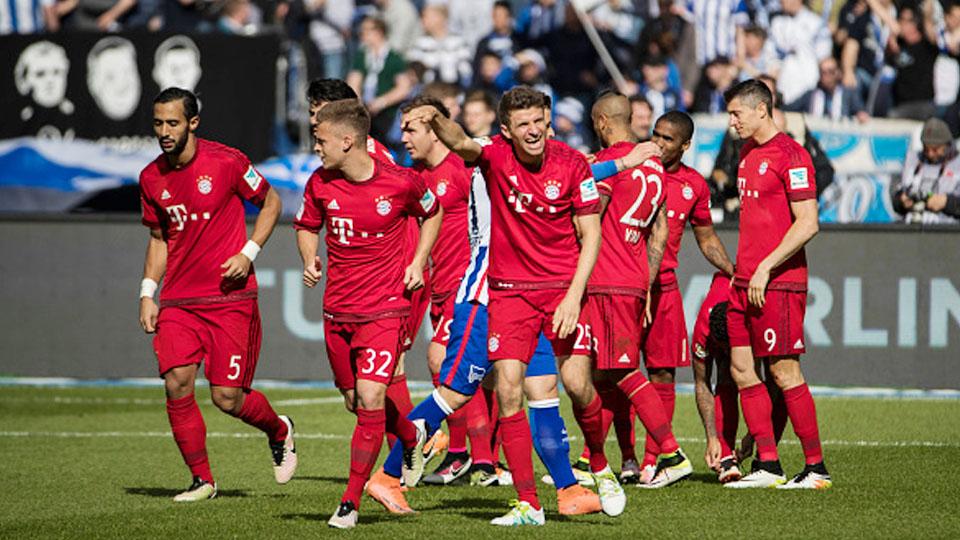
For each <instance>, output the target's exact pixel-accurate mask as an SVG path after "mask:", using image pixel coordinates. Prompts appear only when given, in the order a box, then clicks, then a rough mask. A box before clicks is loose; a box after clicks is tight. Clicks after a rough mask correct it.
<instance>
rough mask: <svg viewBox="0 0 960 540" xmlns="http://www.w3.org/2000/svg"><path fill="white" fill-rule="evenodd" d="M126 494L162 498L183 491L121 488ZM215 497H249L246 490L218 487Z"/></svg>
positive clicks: (155, 488) (170, 496) (154, 488)
mask: <svg viewBox="0 0 960 540" xmlns="http://www.w3.org/2000/svg"><path fill="white" fill-rule="evenodd" d="M123 490H124V491H126V492H127V495H144V496H147V497H162V498H164V499H169V498H173V497H174V496H175V495H178V494H180V493H182V492H183V490H182V489H169V488H159V487H126V488H123ZM217 497H249V495H248V494H247V492H246V491H243V490H242V489H219V490H217Z"/></svg>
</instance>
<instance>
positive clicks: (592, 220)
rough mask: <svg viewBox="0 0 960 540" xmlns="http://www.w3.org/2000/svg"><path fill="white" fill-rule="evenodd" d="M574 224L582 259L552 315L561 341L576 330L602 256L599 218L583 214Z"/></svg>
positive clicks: (579, 259)
mask: <svg viewBox="0 0 960 540" xmlns="http://www.w3.org/2000/svg"><path fill="white" fill-rule="evenodd" d="M573 222H574V225H575V226H576V230H577V231H578V233H579V235H580V256H579V257H578V258H577V269H576V271H575V272H574V274H573V279H572V280H571V281H570V287H568V288H567V294H566V295H565V296H564V297H563V300H562V301H561V302H560V304H559V305H558V306H557V309H556V311H555V312H554V314H553V331H554V332H555V333H556V334H557V335H558V336H559V337H560V338H561V339H563V338H565V337H567V336H568V335H570V333H571V332H573V331H574V330H575V329H576V328H577V320H578V319H579V317H580V302H581V300H582V299H583V292H584V291H585V290H586V288H587V281H588V280H589V279H590V273H591V272H593V267H594V265H595V264H597V255H599V254H600V214H580V215H577V216H574V218H573Z"/></svg>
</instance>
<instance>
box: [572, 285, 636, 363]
mask: <svg viewBox="0 0 960 540" xmlns="http://www.w3.org/2000/svg"><path fill="white" fill-rule="evenodd" d="M643 308H644V298H643V297H642V296H635V295H627V294H606V293H590V295H589V296H588V297H587V305H586V307H584V309H583V311H584V315H583V317H581V319H582V321H583V322H582V323H581V324H578V325H577V340H576V342H575V343H574V346H573V354H582V355H585V356H590V357H591V358H592V359H593V362H594V366H596V368H597V369H600V370H608V369H636V368H638V367H640V345H641V343H642V342H643Z"/></svg>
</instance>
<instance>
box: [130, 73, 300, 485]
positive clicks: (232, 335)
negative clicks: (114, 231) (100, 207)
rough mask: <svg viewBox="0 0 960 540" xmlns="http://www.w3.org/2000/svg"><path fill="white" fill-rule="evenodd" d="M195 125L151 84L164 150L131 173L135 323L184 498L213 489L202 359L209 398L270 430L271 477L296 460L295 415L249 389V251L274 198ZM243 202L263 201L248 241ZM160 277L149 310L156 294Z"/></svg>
mask: <svg viewBox="0 0 960 540" xmlns="http://www.w3.org/2000/svg"><path fill="white" fill-rule="evenodd" d="M199 123H200V116H199V108H198V104H197V98H196V96H194V95H193V93H191V92H189V91H188V90H183V89H180V88H167V89H166V90H164V91H162V92H160V94H159V95H158V96H157V97H156V99H155V100H154V105H153V130H154V134H155V135H156V137H157V140H158V141H159V142H160V148H161V150H162V151H163V153H162V154H161V155H160V156H159V157H158V158H157V159H156V160H154V161H153V162H152V163H150V165H148V166H147V167H146V168H145V169H144V170H143V172H141V173H140V202H141V207H142V211H143V224H144V225H146V226H147V227H149V228H150V240H149V243H148V244H147V254H146V262H145V263H144V269H143V282H142V283H141V289H140V326H141V327H142V328H143V330H144V331H145V332H147V333H154V332H155V333H156V337H154V340H153V348H154V352H155V353H156V355H157V361H158V363H159V372H160V376H161V377H162V378H163V380H164V386H165V388H166V394H167V415H168V417H169V420H170V427H171V430H172V431H173V438H174V440H175V441H176V442H177V446H178V447H179V448H180V452H181V454H182V455H183V460H184V461H185V462H186V464H187V466H188V467H189V468H190V471H191V473H192V474H193V484H192V485H191V486H190V487H189V488H188V489H187V490H186V491H184V492H183V493H180V494H179V495H177V496H176V497H174V500H175V501H185V502H186V501H199V500H204V499H210V498H213V497H215V496H216V494H217V485H216V483H215V482H214V479H213V474H212V473H211V471H210V462H209V460H208V458H207V449H206V426H205V424H204V422H203V416H202V415H201V414H200V409H199V407H197V402H196V400H195V399H194V384H195V381H196V376H197V371H198V367H199V364H200V363H201V362H203V363H204V375H205V377H206V379H207V380H208V381H209V382H210V394H211V397H212V399H213V403H214V404H215V405H216V406H217V407H218V408H219V409H220V410H222V411H223V412H225V413H227V414H229V415H231V416H234V417H236V418H239V419H240V420H243V421H244V422H246V423H247V424H250V425H252V426H254V427H256V428H257V429H260V430H261V431H263V432H264V433H266V434H267V437H268V439H269V444H270V449H271V451H272V454H273V462H274V476H275V478H276V481H277V482H278V483H280V484H285V483H287V482H288V481H289V480H290V478H291V477H292V476H293V473H294V471H295V470H296V467H297V454H296V449H295V447H294V441H293V422H291V421H290V419H289V418H287V417H286V416H277V414H276V413H275V412H274V411H273V408H271V406H270V403H269V402H268V401H267V398H266V397H264V395H263V394H261V393H260V392H257V391H256V390H254V389H252V388H251V383H252V382H253V374H254V371H255V370H256V367H257V359H258V356H259V353H260V338H261V329H260V313H259V311H258V310H257V279H256V276H255V275H254V274H255V272H254V270H253V260H254V259H255V258H256V257H257V254H258V253H259V252H260V249H261V247H262V246H263V244H264V243H266V241H267V239H268V238H269V237H270V234H271V233H272V232H273V228H274V226H276V224H277V219H278V218H279V217H280V207H281V204H280V197H279V196H278V195H277V193H276V191H274V190H273V188H271V187H270V184H269V183H267V181H266V180H265V179H264V178H263V177H262V176H261V175H260V173H259V172H257V170H256V169H254V168H253V165H251V164H250V160H249V159H247V157H246V156H245V155H243V153H242V152H240V151H238V150H235V149H233V148H230V147H228V146H224V145H222V144H218V143H215V142H213V141H208V140H203V139H199V138H197V137H196V135H195V134H194V132H195V131H196V129H197V127H198V126H199ZM244 201H249V202H250V203H252V204H254V205H256V206H258V207H259V208H260V214H259V215H258V216H257V221H256V224H255V225H254V230H253V235H252V236H251V237H250V239H249V240H248V239H247V228H246V221H245V220H244V206H243V202H244ZM161 279H163V289H162V290H161V291H160V306H159V308H158V306H157V304H156V302H155V301H154V300H153V296H154V293H155V292H156V290H157V287H158V283H159V282H160V280H161Z"/></svg>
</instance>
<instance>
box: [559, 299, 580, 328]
mask: <svg viewBox="0 0 960 540" xmlns="http://www.w3.org/2000/svg"><path fill="white" fill-rule="evenodd" d="M578 320H580V298H577V297H575V296H571V295H570V294H567V295H566V296H564V297H563V300H561V301H560V304H558V305H557V309H556V310H554V312H553V333H554V334H556V335H557V337H558V338H560V339H563V338H565V337H567V336H569V335H570V334H572V333H573V331H574V330H576V329H577V321H578Z"/></svg>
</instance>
